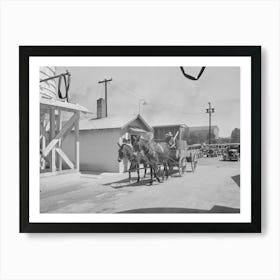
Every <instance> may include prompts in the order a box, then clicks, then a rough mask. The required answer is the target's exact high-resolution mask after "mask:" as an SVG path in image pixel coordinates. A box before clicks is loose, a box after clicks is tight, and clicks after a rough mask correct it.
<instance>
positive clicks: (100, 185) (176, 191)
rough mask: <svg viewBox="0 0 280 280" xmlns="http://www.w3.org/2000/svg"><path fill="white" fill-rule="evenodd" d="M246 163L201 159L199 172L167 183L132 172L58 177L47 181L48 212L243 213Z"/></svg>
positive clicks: (44, 185)
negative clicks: (130, 178) (242, 171)
mask: <svg viewBox="0 0 280 280" xmlns="http://www.w3.org/2000/svg"><path fill="white" fill-rule="evenodd" d="M239 168H240V163H239V162H224V161H221V160H220V159H219V158H203V159H200V160H199V163H198V167H197V169H196V171H195V173H192V172H191V171H190V166H189V165H188V168H187V170H188V172H187V173H185V174H184V175H183V177H179V176H178V175H177V174H174V175H173V177H172V178H169V179H168V180H167V181H164V182H163V183H158V182H154V184H153V185H152V186H150V185H149V174H148V175H147V178H146V179H145V180H142V181H141V182H137V181H136V173H133V182H132V183H129V182H128V179H127V178H128V174H127V173H126V174H114V173H102V174H87V173H83V174H82V176H81V177H80V178H77V177H73V178H71V176H69V179H68V180H65V176H61V177H60V176H56V179H55V183H54V180H51V179H50V180H45V181H42V182H41V193H40V195H41V200H40V208H41V212H44V213H116V212H139V213H147V212H148V213H151V212H152V213H166V212H174V213H175V212H177V213H178V212H182V213H205V212H210V213H220V212H239V208H240V187H239V181H240V176H239V174H240V171H239ZM59 177H60V178H59Z"/></svg>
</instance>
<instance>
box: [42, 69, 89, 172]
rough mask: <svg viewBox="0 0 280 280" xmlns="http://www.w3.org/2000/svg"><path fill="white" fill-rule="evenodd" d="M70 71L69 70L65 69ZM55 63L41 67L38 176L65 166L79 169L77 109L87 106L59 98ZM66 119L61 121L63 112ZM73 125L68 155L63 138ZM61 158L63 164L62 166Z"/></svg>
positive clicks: (78, 110) (69, 168)
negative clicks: (53, 65) (71, 155)
mask: <svg viewBox="0 0 280 280" xmlns="http://www.w3.org/2000/svg"><path fill="white" fill-rule="evenodd" d="M68 74H69V73H68ZM60 76H61V75H56V72H55V67H41V68H40V172H41V177H44V176H49V175H57V174H61V173H63V172H64V171H66V170H67V172H69V171H73V172H78V171H79V170H80V164H79V163H80V156H79V155H80V140H79V120H80V113H87V112H88V110H87V109H86V108H84V107H83V106H80V105H78V104H72V103H69V102H67V101H66V100H61V99H60V98H59V97H58V96H57V87H56V85H57V82H54V81H55V79H57V78H59V77H60ZM64 113H66V114H65V115H67V116H68V119H67V120H66V121H65V122H64V124H63V125H62V120H61V117H62V114H64ZM72 129H74V135H75V137H74V139H75V140H74V143H73V145H72V147H71V150H72V151H73V153H74V155H75V156H74V158H73V159H69V157H68V155H67V153H65V151H64V150H63V140H64V139H65V137H66V136H67V135H68V134H69V132H70V131H72ZM63 162H64V163H65V165H64V166H65V168H63Z"/></svg>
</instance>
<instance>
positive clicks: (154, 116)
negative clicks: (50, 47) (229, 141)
mask: <svg viewBox="0 0 280 280" xmlns="http://www.w3.org/2000/svg"><path fill="white" fill-rule="evenodd" d="M66 69H67V70H68V71H69V72H70V73H71V85H70V89H69V101H70V102H73V103H79V104H80V105H83V106H85V107H87V108H88V109H89V110H90V111H91V112H92V113H94V114H96V100H97V99H98V98H100V97H103V98H104V92H105V90H104V84H99V83H98V81H101V80H104V79H105V78H106V79H111V78H112V79H113V80H112V81H111V82H110V83H108V115H118V114H120V115H123V114H131V115H136V114H138V112H139V102H140V103H145V104H143V105H141V106H140V110H141V111H140V113H141V115H142V116H143V117H144V119H145V120H146V121H147V122H148V123H149V124H150V125H156V124H171V123H174V124H176V123H185V124H186V125H187V126H204V125H208V124H209V116H208V114H206V108H207V107H208V102H211V104H212V106H213V107H214V108H215V113H214V114H212V125H217V126H218V127H219V129H220V132H219V136H220V137H229V136H230V134H231V132H232V130H233V129H234V128H240V68H239V67H206V69H205V71H204V73H203V74H202V76H201V77H200V79H199V80H197V81H193V80H189V79H187V78H186V77H184V76H183V74H182V72H181V70H180V68H179V67H56V71H57V73H62V72H65V71H66ZM184 69H185V72H187V73H188V74H190V75H193V76H197V74H198V73H199V71H200V68H199V67H188V66H185V67H184ZM141 99H143V100H145V102H143V101H141Z"/></svg>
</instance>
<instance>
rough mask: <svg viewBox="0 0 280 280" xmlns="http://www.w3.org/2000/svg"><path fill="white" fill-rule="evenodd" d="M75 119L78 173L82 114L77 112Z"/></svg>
mask: <svg viewBox="0 0 280 280" xmlns="http://www.w3.org/2000/svg"><path fill="white" fill-rule="evenodd" d="M75 115H76V119H75V169H76V170H77V171H79V170H80V137H79V120H80V112H79V111H78V112H76V113H75Z"/></svg>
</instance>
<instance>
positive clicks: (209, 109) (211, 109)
mask: <svg viewBox="0 0 280 280" xmlns="http://www.w3.org/2000/svg"><path fill="white" fill-rule="evenodd" d="M208 105H209V107H208V109H206V113H207V114H208V115H209V136H208V137H209V149H210V145H211V116H212V114H213V113H215V111H214V108H212V107H211V102H208Z"/></svg>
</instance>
